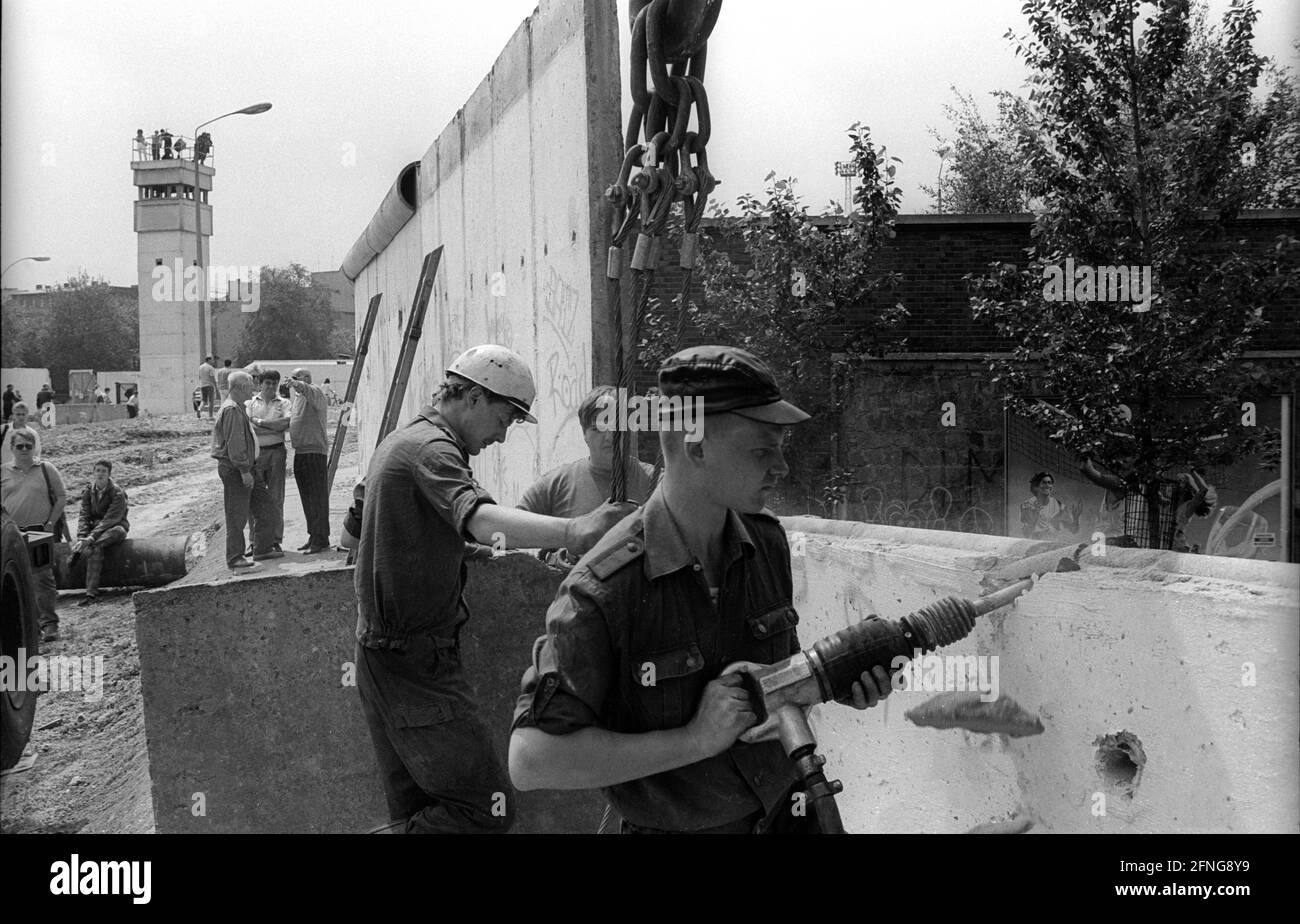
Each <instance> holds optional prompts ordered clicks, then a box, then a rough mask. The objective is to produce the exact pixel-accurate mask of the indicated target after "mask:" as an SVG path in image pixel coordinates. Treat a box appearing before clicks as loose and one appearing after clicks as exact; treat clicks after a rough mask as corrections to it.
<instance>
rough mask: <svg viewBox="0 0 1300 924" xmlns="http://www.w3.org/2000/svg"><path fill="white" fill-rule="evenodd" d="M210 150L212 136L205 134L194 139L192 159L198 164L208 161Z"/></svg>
mask: <svg viewBox="0 0 1300 924" xmlns="http://www.w3.org/2000/svg"><path fill="white" fill-rule="evenodd" d="M211 150H212V136H211V135H209V134H208V133H207V132H204V133H203V134H201V135H199V137H197V138H195V139H194V159H195V160H197V161H198V162H199V163H203V162H204V161H205V160H207V159H208V152H209V151H211Z"/></svg>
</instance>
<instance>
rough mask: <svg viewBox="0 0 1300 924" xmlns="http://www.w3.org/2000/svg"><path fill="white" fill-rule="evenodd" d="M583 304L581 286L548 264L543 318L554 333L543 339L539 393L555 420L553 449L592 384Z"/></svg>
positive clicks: (543, 298) (543, 296)
mask: <svg viewBox="0 0 1300 924" xmlns="http://www.w3.org/2000/svg"><path fill="white" fill-rule="evenodd" d="M581 307H582V300H581V298H580V297H579V294H578V290H577V289H576V288H574V287H573V286H571V285H570V284H569V283H568V282H566V281H565V280H564V279H563V278H562V277H561V276H560V274H559V273H557V272H556V271H555V269H554V268H553V267H552V268H548V269H547V274H546V279H545V282H544V283H543V285H542V316H541V322H542V324H543V325H545V327H546V329H547V330H549V331H550V336H548V337H547V338H545V340H544V341H543V343H544V344H545V345H546V352H545V353H544V354H543V357H542V368H543V369H544V370H545V375H544V378H545V386H544V387H545V392H544V393H543V394H542V395H540V396H539V397H540V398H541V400H542V402H543V405H542V406H543V408H544V409H545V411H546V413H547V414H548V415H552V416H553V419H554V420H555V429H554V430H553V431H552V438H551V447H550V449H551V452H552V453H553V452H554V451H555V447H556V444H557V443H558V441H559V439H560V433H561V432H562V431H563V430H564V427H565V425H566V424H567V423H568V420H569V418H570V417H573V418H575V419H576V417H577V414H578V405H579V404H581V403H582V399H583V398H584V397H585V396H586V394H587V391H588V389H589V388H590V387H591V341H590V337H589V335H588V332H587V331H586V330H583V329H580V325H579V324H578V319H579V316H580V313H581Z"/></svg>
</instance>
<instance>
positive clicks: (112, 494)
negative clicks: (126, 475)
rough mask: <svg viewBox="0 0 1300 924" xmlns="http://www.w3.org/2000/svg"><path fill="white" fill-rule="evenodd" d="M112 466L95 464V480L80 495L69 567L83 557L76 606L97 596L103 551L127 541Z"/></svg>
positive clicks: (102, 462) (122, 499) (103, 461)
mask: <svg viewBox="0 0 1300 924" xmlns="http://www.w3.org/2000/svg"><path fill="white" fill-rule="evenodd" d="M112 475H113V463H112V462H110V461H108V460H107V459H100V460H99V461H98V462H96V463H95V480H94V481H92V482H91V483H90V484H88V485H86V487H85V489H84V490H83V491H82V492H81V515H80V517H78V518H77V541H76V542H74V543H73V544H72V564H75V563H76V561H77V559H78V558H79V557H81V555H82V554H83V553H84V554H85V555H86V596H85V597H83V598H82V600H81V602H80V603H79V604H77V605H78V606H89V605H90V604H92V603H93V602H94V601H95V599H96V598H97V597H98V596H99V575H100V571H101V570H102V569H103V567H104V550H105V549H107V548H109V547H110V546H114V545H117V544H118V543H119V542H121V541H122V540H123V539H125V538H126V533H127V530H129V529H130V528H131V524H130V523H129V522H127V518H126V508H127V499H126V492H125V491H123V490H122V489H121V488H119V487H118V486H117V483H116V482H115V481H113V478H112Z"/></svg>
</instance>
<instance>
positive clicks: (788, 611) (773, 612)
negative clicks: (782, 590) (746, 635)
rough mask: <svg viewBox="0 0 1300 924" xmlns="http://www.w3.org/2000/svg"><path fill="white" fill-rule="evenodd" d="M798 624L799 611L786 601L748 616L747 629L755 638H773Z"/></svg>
mask: <svg viewBox="0 0 1300 924" xmlns="http://www.w3.org/2000/svg"><path fill="white" fill-rule="evenodd" d="M797 625H799V613H798V611H796V610H795V608H794V607H793V606H791V605H790V604H788V603H782V604H781V605H780V606H776V607H773V608H772V609H770V610H768V611H766V612H764V613H760V614H758V615H757V616H750V617H749V631H750V632H752V633H754V637H755V638H762V639H768V638H775V637H776V636H778V635H780V634H781V633H782V632H786V631H789V630H790V629H793V628H794V627H795V626H797Z"/></svg>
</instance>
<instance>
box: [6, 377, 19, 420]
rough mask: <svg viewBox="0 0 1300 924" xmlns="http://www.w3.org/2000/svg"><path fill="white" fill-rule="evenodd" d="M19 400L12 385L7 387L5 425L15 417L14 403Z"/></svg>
mask: <svg viewBox="0 0 1300 924" xmlns="http://www.w3.org/2000/svg"><path fill="white" fill-rule="evenodd" d="M17 400H18V396H17V395H15V394H14V387H13V386H12V385H6V386H5V393H4V410H5V423H8V422H9V418H10V417H12V416H13V412H14V402H15V401H17Z"/></svg>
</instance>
